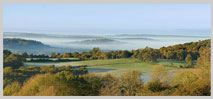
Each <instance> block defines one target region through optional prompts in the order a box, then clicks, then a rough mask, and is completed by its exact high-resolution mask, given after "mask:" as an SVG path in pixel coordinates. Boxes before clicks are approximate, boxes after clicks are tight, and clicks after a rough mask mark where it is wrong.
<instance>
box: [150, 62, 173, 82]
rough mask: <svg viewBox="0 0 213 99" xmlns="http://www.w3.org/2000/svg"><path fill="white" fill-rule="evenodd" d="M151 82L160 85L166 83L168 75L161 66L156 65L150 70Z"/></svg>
mask: <svg viewBox="0 0 213 99" xmlns="http://www.w3.org/2000/svg"><path fill="white" fill-rule="evenodd" d="M151 81H160V82H161V83H168V81H169V73H168V71H167V69H166V68H165V67H163V66H162V65H157V66H155V67H154V68H153V69H152V72H151Z"/></svg>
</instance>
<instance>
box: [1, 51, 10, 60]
mask: <svg viewBox="0 0 213 99" xmlns="http://www.w3.org/2000/svg"><path fill="white" fill-rule="evenodd" d="M10 54H12V52H11V51H9V50H4V51H3V55H4V59H5V58H6V57H8V56H9V55H10Z"/></svg>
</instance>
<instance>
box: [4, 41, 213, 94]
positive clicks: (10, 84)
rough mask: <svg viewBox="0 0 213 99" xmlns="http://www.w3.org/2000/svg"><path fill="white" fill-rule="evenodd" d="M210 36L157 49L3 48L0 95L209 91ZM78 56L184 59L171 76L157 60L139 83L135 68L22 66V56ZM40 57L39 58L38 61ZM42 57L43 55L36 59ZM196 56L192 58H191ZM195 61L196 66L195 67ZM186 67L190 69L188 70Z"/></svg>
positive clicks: (141, 59) (24, 57) (87, 58)
mask: <svg viewBox="0 0 213 99" xmlns="http://www.w3.org/2000/svg"><path fill="white" fill-rule="evenodd" d="M210 49H211V47H210V39H208V40H203V41H199V42H191V43H184V44H178V45H173V46H168V47H161V48H160V49H153V48H149V47H146V48H144V49H138V50H132V51H127V50H118V51H109V52H105V51H101V50H100V49H99V48H93V49H92V50H91V51H88V52H82V53H78V52H73V53H71V52H67V53H63V54H60V53H54V52H53V53H52V54H51V55H50V56H48V55H44V54H42V55H34V54H28V53H26V52H25V53H21V54H19V53H16V54H14V53H12V52H11V51H9V50H4V52H3V54H4V56H3V59H4V61H3V65H4V66H3V67H4V86H3V87H4V95H15V96H16V95H20V96H22V95H26V96H34V95H45V96H51V95H53V96H55V95H57V96H97V95H101V96H135V95H136V96H147V95H148V96H150V95H152V96H153V95H164V96H165V95H175V96H176V95H192V96H194V95H201V96H202V95H207V96H208V95H210V93H211V83H210V82H211V79H210V53H211V52H210V51H211V50H210ZM70 57H73V58H78V59H80V60H97V59H118V58H135V59H138V60H140V61H141V62H147V63H150V64H153V63H155V62H157V61H158V60H159V59H166V60H184V61H185V62H186V64H185V65H184V66H180V68H183V67H184V68H183V69H181V70H180V71H178V72H177V74H176V75H175V76H174V77H169V76H170V75H171V74H170V73H169V72H168V70H167V69H166V68H165V67H163V66H161V65H159V66H155V68H153V70H152V72H151V75H150V77H151V80H150V81H149V82H146V83H145V82H143V81H142V80H141V79H140V77H141V75H142V73H141V72H139V71H135V70H133V71H126V72H124V73H123V74H121V75H120V76H114V75H111V74H105V75H98V74H94V73H91V74H90V73H88V70H87V68H86V66H80V67H78V68H75V67H73V66H61V67H55V66H54V65H51V66H48V67H33V66H29V67H24V66H23V63H24V62H25V61H26V58H70ZM38 61H39V60H38ZM40 61H41V60H40ZM194 61H196V62H194ZM194 66H196V68H194ZM187 68H190V69H187Z"/></svg>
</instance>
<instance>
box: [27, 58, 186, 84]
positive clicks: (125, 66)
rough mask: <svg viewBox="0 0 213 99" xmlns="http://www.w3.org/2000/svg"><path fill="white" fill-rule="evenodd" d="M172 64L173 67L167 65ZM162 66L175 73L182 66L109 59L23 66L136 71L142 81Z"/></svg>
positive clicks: (102, 71) (181, 63) (95, 70)
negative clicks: (139, 73) (84, 66)
mask: <svg viewBox="0 0 213 99" xmlns="http://www.w3.org/2000/svg"><path fill="white" fill-rule="evenodd" d="M170 63H173V66H170V65H169V64H170ZM159 64H162V65H163V66H165V67H166V68H167V69H168V70H169V71H171V72H175V70H177V69H179V67H178V66H179V65H184V62H183V61H159V62H157V63H155V64H148V63H144V62H140V61H138V60H136V59H109V60H87V61H72V62H25V66H39V67H40V66H48V65H55V66H67V65H71V66H80V65H87V66H88V67H87V68H88V70H89V72H90V73H100V74H105V73H110V74H113V75H120V74H121V73H122V72H124V71H127V70H138V71H141V72H142V73H143V75H142V78H143V79H144V80H148V79H149V74H150V72H151V70H152V68H153V67H155V66H156V65H159Z"/></svg>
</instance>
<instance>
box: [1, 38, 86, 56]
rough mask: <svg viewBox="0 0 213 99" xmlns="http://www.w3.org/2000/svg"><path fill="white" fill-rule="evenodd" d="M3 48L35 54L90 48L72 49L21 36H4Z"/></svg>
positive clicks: (79, 50) (81, 50) (80, 50)
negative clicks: (21, 37) (20, 37)
mask: <svg viewBox="0 0 213 99" xmlns="http://www.w3.org/2000/svg"><path fill="white" fill-rule="evenodd" d="M3 48H4V49H8V50H11V51H12V52H14V53H23V52H29V53H34V54H43V53H45V54H51V52H58V53H64V52H74V51H78V52H83V51H88V49H74V48H73V49H71V48H57V47H51V46H49V45H45V44H43V43H42V42H39V41H35V40H25V39H19V38H4V39H3Z"/></svg>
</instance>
